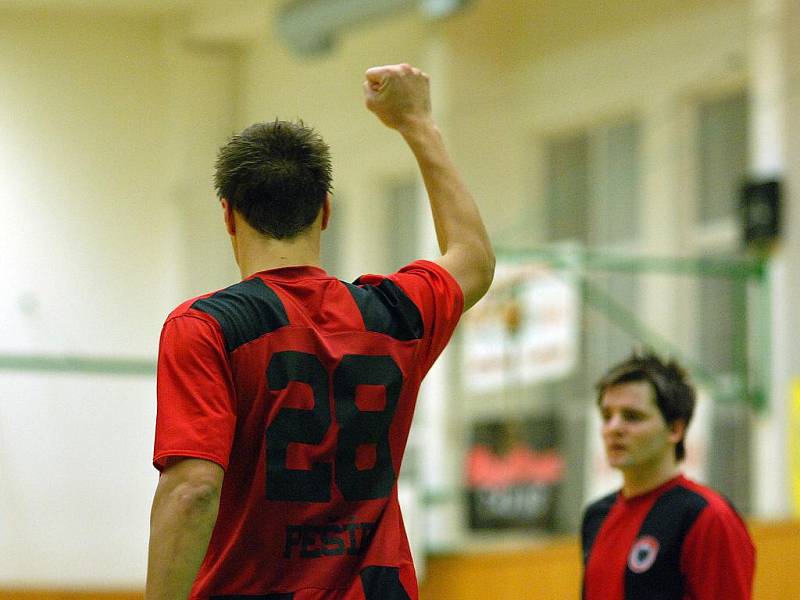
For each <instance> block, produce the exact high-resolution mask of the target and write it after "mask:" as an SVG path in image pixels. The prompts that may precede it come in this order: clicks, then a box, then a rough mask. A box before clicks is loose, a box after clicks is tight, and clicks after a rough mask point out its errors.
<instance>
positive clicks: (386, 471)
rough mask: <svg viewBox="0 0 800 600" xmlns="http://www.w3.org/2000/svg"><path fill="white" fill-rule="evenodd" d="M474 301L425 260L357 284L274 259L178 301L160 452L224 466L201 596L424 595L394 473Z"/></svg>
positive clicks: (159, 426)
mask: <svg viewBox="0 0 800 600" xmlns="http://www.w3.org/2000/svg"><path fill="white" fill-rule="evenodd" d="M462 306H463V296H462V293H461V290H460V288H459V286H458V284H457V283H456V281H455V280H454V279H453V278H452V276H451V275H450V274H449V273H447V272H446V271H445V270H444V269H443V268H442V267H440V266H438V265H436V264H435V263H431V262H427V261H417V262H414V263H412V264H410V265H408V266H406V267H404V268H403V269H401V270H400V271H398V272H397V273H395V274H393V275H391V276H388V277H386V276H379V275H365V276H362V277H361V278H359V279H358V280H357V281H356V282H355V283H353V284H347V283H343V282H341V281H338V280H336V279H335V278H333V277H330V276H328V275H327V274H326V273H325V272H324V271H323V270H322V269H319V268H316V267H308V266H306V267H288V268H281V269H273V270H269V271H264V272H261V273H257V274H255V275H253V276H252V277H249V278H247V279H245V280H244V281H242V282H241V283H238V284H236V285H233V286H231V287H229V288H226V289H224V290H221V291H218V292H216V293H213V294H208V295H205V296H202V297H200V298H197V299H194V300H189V301H187V302H185V303H184V304H182V305H181V306H179V307H178V308H177V309H176V310H175V311H173V312H172V314H171V315H170V316H169V317H168V319H167V321H166V323H165V324H164V328H163V331H162V335H161V344H160V350H159V361H158V416H157V421H156V440H155V453H154V458H153V462H154V464H155V466H156V467H157V468H159V469H163V468H164V466H165V464H166V459H167V458H168V457H175V456H181V457H194V458H202V459H206V460H210V461H213V462H216V463H218V464H219V465H220V466H222V468H223V469H225V476H224V479H223V486H222V492H221V500H220V509H219V516H218V518H217V522H216V526H215V528H214V531H213V534H212V537H211V542H210V544H209V548H208V552H207V554H206V557H205V560H204V562H203V564H202V566H201V568H200V571H199V574H198V576H197V578H196V580H195V583H194V586H193V588H192V593H191V598H192V599H194V600H199V599H203V600H205V599H209V598H210V599H219V600H222V599H228V598H231V599H232V598H237V599H240V600H243V599H245V598H252V599H260V600H264V599H270V600H330V599H334V598H335V599H337V600H379V599H380V600H407V599H408V600H416V598H417V583H416V577H415V574H414V568H413V564H412V559H411V553H410V550H409V545H408V540H407V538H406V534H405V530H404V527H403V520H402V517H401V515H400V508H399V504H398V500H397V486H396V480H397V475H398V473H399V471H400V463H401V460H402V458H403V452H404V450H405V446H406V441H407V439H408V434H409V428H410V427H411V419H412V415H413V412H414V405H415V402H416V397H417V392H418V389H419V386H420V382H421V381H422V378H423V376H424V375H425V373H426V372H427V371H428V370H429V369H430V367H431V365H432V364H433V362H434V360H435V359H436V357H437V356H438V355H439V353H440V352H441V351H442V350H443V349H444V347H445V345H446V344H447V341H448V340H449V339H450V337H451V335H452V333H453V330H454V328H455V326H456V323H457V322H458V319H459V316H460V315H461V311H462Z"/></svg>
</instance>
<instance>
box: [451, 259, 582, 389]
mask: <svg viewBox="0 0 800 600" xmlns="http://www.w3.org/2000/svg"><path fill="white" fill-rule="evenodd" d="M578 319H579V311H578V291H577V289H576V286H575V284H574V282H573V280H572V278H571V277H570V276H569V275H568V274H566V273H563V272H556V271H553V270H552V269H551V268H549V267H547V266H544V265H541V264H528V265H509V264H498V266H497V269H496V272H495V278H494V283H493V284H492V288H491V289H490V290H489V293H487V294H486V296H485V297H484V298H483V299H482V300H481V301H480V302H479V303H478V304H476V305H475V306H474V307H473V308H472V309H471V310H470V311H469V312H468V313H467V314H466V316H465V323H464V329H463V331H464V352H463V353H462V356H463V375H464V386H465V389H466V390H467V391H468V392H472V393H477V392H486V391H491V390H497V389H500V388H502V387H504V386H509V385H520V384H530V383H533V382H536V381H544V380H547V379H553V378H557V377H562V376H564V375H567V374H568V373H569V372H570V371H571V370H572V369H573V368H574V366H575V361H576V355H577V349H578Z"/></svg>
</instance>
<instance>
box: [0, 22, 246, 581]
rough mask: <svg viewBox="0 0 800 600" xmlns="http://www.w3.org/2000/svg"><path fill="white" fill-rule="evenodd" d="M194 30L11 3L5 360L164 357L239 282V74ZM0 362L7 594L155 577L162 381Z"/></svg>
mask: <svg viewBox="0 0 800 600" xmlns="http://www.w3.org/2000/svg"><path fill="white" fill-rule="evenodd" d="M179 26H180V23H170V24H169V27H163V28H162V26H161V25H160V24H159V23H158V21H155V20H145V19H140V20H137V19H132V18H126V19H120V18H114V19H109V18H101V17H99V16H92V15H88V14H85V15H76V16H68V15H66V14H50V13H47V12H44V11H34V12H10V11H0V212H1V213H2V215H3V234H2V237H0V280H2V281H3V290H2V293H1V294H0V315H2V316H0V363H2V357H8V356H9V355H15V356H19V355H26V356H27V355H48V356H52V355H60V356H64V355H78V356H90V357H105V358H116V359H120V358H122V359H125V358H128V359H137V360H151V361H154V360H155V355H156V350H157V344H158V337H159V331H160V327H161V324H162V322H163V319H164V317H165V316H166V314H167V312H168V311H169V310H171V309H172V308H173V307H174V306H175V305H177V304H178V303H179V302H180V301H182V300H183V299H184V298H185V297H186V296H187V295H189V294H190V293H200V291H206V290H207V289H209V288H214V287H222V286H224V285H228V284H229V283H231V282H233V281H235V280H236V274H235V270H234V269H233V261H232V259H231V257H230V249H229V246H228V242H227V239H226V236H225V235H224V230H223V228H222V226H221V222H220V220H219V218H220V216H219V214H218V208H217V206H216V204H215V200H214V193H213V190H212V188H211V178H212V168H213V160H214V153H215V150H216V147H217V146H218V145H219V143H220V142H221V140H222V139H223V138H224V136H225V135H227V134H229V133H230V132H231V129H232V127H231V123H232V114H233V110H234V106H233V104H232V102H231V101H230V98H231V97H232V95H233V92H232V88H233V86H232V85H231V81H232V80H233V79H234V77H233V68H232V65H233V64H234V61H233V58H232V54H231V53H230V52H228V51H227V50H225V49H211V50H208V49H205V50H202V51H200V52H198V51H194V50H187V49H186V48H184V47H183V46H182V45H181V44H180V43H179V42H178V41H176V40H177V38H176V36H177V33H176V32H177V31H178V30H179ZM109 371H110V372H109V373H107V374H87V373H55V372H46V371H45V372H44V373H42V372H36V373H33V372H25V371H22V372H19V371H16V372H15V371H3V370H0V556H2V557H3V559H2V560H0V587H7V586H11V585H25V584H31V585H36V586H39V587H41V586H54V587H59V586H87V585H89V586H134V587H138V586H140V585H142V583H143V580H144V568H145V561H146V543H147V536H148V515H149V505H150V500H151V498H152V493H153V491H154V489H155V483H156V471H155V470H154V469H153V468H152V467H151V465H150V460H151V455H152V430H153V423H154V415H155V389H154V388H155V385H154V378H153V377H152V376H147V375H141V376H124V375H121V374H119V373H114V372H113V371H114V369H113V368H112V369H109Z"/></svg>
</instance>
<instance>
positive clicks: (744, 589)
mask: <svg viewBox="0 0 800 600" xmlns="http://www.w3.org/2000/svg"><path fill="white" fill-rule="evenodd" d="M597 388H598V392H599V393H598V405H599V408H600V414H601V415H602V421H603V425H602V436H603V444H604V446H605V450H606V456H607V458H608V461H609V463H610V465H611V466H612V467H614V468H615V469H619V471H620V472H621V473H622V477H623V485H622V489H621V490H620V491H618V492H615V493H613V494H610V495H608V496H606V497H605V498H602V499H600V500H598V501H596V502H594V503H593V504H591V505H590V506H589V507H588V508H587V509H586V512H585V513H584V517H583V526H582V530H581V535H582V542H583V558H584V585H583V598H584V600H645V599H646V600H688V599H691V600H721V599H722V598H724V599H725V600H747V599H749V598H751V594H752V586H753V570H754V566H755V550H754V548H753V543H752V541H751V539H750V536H749V534H748V532H747V528H746V527H745V525H744V523H743V522H742V519H741V518H740V517H739V515H738V514H737V513H736V511H735V510H734V508H733V507H732V506H731V505H730V503H729V502H728V501H727V500H726V499H725V498H723V497H722V496H721V495H720V494H718V493H717V492H715V491H713V490H711V489H710V488H708V487H706V486H703V485H700V484H699V483H696V482H694V481H691V480H689V479H687V478H686V477H684V476H683V475H682V474H681V472H680V469H679V466H678V465H679V463H680V461H681V460H682V459H683V458H684V455H685V451H686V450H685V446H684V438H685V435H686V429H687V427H688V426H689V423H690V421H691V420H692V414H693V413H694V407H695V391H694V388H693V387H692V386H691V384H690V383H689V382H688V381H687V379H686V375H685V372H684V371H683V369H682V368H681V367H680V366H679V365H678V364H677V363H675V362H669V363H665V362H663V361H662V360H661V359H660V358H659V357H658V356H656V355H654V354H645V355H634V356H632V357H631V358H629V359H628V360H626V361H624V362H623V363H621V364H619V365H617V366H615V367H613V368H612V369H611V370H610V371H609V372H608V373H607V374H606V375H605V376H604V377H603V378H602V379H601V380H600V382H599V383H598V385H597Z"/></svg>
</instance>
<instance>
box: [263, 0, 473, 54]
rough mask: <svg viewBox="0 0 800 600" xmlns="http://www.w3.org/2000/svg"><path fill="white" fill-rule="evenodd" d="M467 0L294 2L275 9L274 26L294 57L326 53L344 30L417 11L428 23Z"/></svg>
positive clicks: (314, 0) (325, 0)
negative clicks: (429, 20)
mask: <svg viewBox="0 0 800 600" xmlns="http://www.w3.org/2000/svg"><path fill="white" fill-rule="evenodd" d="M470 2H471V0H294V1H292V2H289V3H286V4H284V5H283V6H281V7H280V8H279V9H278V14H277V18H276V26H277V29H278V33H279V34H280V36H281V38H282V39H283V40H284V41H285V42H286V44H287V45H288V46H289V48H290V49H291V50H292V51H293V52H295V53H296V54H300V55H304V56H313V55H319V54H324V53H325V52H328V51H330V50H331V49H332V48H333V47H334V45H335V44H336V39H337V37H338V36H339V35H340V34H342V33H343V32H344V31H345V30H347V29H349V28H351V27H355V26H358V25H361V24H363V23H366V22H369V21H375V20H379V19H382V18H386V17H390V16H392V15H394V14H397V13H399V12H401V11H404V10H407V9H410V8H414V7H417V8H418V9H419V11H420V12H421V13H422V15H424V16H425V17H426V18H428V19H432V20H436V19H443V18H446V17H448V16H450V15H451V14H453V13H455V12H457V11H458V10H461V9H463V8H464V7H465V6H466V5H467V4H469V3H470Z"/></svg>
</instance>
